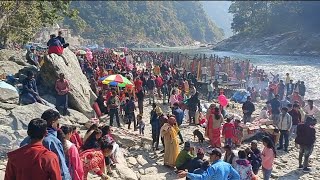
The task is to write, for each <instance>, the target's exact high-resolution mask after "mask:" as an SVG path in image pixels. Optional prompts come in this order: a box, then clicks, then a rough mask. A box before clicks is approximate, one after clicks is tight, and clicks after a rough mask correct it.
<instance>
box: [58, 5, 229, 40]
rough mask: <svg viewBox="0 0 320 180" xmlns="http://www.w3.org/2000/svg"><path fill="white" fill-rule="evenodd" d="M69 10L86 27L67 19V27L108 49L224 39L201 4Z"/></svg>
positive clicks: (84, 6)
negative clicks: (76, 14) (135, 45)
mask: <svg viewBox="0 0 320 180" xmlns="http://www.w3.org/2000/svg"><path fill="white" fill-rule="evenodd" d="M70 7H71V8H72V9H77V10H78V11H79V17H80V18H81V19H82V20H83V21H84V22H85V23H86V27H85V28H77V26H76V25H75V24H74V22H72V21H68V20H65V22H64V24H65V25H69V27H70V28H71V29H73V30H74V31H75V32H76V33H78V34H80V35H81V36H82V37H83V38H87V39H93V40H95V41H96V42H98V43H100V44H104V45H107V46H123V45H127V46H130V45H133V44H137V43H140V44H143V43H148V42H153V43H159V44H162V45H170V46H174V45H185V44H190V43H192V42H193V41H200V42H206V43H214V42H218V41H219V40H221V39H222V38H223V30H222V29H220V28H218V27H217V26H216V25H215V24H214V23H213V22H212V21H211V20H210V19H209V18H208V16H207V15H206V13H205V12H204V10H203V7H202V4H201V3H200V2H191V1H187V2H183V1H130V2H128V1H72V2H71V5H70Z"/></svg>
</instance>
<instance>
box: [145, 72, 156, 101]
mask: <svg viewBox="0 0 320 180" xmlns="http://www.w3.org/2000/svg"><path fill="white" fill-rule="evenodd" d="M155 86H156V83H155V82H154V79H153V78H152V77H149V78H148V80H147V88H148V94H149V104H151V99H152V103H154V88H155Z"/></svg>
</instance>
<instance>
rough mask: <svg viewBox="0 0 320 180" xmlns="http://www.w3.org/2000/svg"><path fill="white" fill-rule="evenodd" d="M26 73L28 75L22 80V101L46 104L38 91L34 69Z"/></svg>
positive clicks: (24, 102)
mask: <svg viewBox="0 0 320 180" xmlns="http://www.w3.org/2000/svg"><path fill="white" fill-rule="evenodd" d="M26 75H27V77H26V78H25V79H24V80H23V82H22V85H23V86H22V92H21V103H22V104H24V105H26V104H33V103H35V102H38V103H41V104H44V102H43V101H42V100H41V98H40V96H39V93H38V88H37V83H36V80H35V79H34V73H33V72H32V71H28V72H27V73H26Z"/></svg>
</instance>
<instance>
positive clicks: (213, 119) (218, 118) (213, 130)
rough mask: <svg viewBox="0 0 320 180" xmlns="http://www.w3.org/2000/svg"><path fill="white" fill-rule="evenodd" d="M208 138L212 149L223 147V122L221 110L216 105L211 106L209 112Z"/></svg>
mask: <svg viewBox="0 0 320 180" xmlns="http://www.w3.org/2000/svg"><path fill="white" fill-rule="evenodd" d="M207 120H208V123H207V127H206V136H207V137H208V138H209V139H210V144H211V146H212V147H221V138H220V136H221V124H222V122H223V118H222V115H221V113H220V109H219V108H217V107H216V106H215V105H213V104H212V105H210V107H209V109H208V111H207Z"/></svg>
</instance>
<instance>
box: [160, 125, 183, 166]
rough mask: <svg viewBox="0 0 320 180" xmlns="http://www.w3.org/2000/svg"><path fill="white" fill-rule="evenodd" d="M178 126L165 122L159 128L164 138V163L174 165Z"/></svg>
mask: <svg viewBox="0 0 320 180" xmlns="http://www.w3.org/2000/svg"><path fill="white" fill-rule="evenodd" d="M178 132H179V128H178V126H177V125H174V126H171V125H170V124H169V123H165V124H164V125H163V126H162V127H161V130H160V133H161V137H163V139H164V145H165V149H164V157H163V158H164V165H167V166H170V167H175V163H176V159H177V157H178V154H179V143H178V136H177V134H178Z"/></svg>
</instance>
